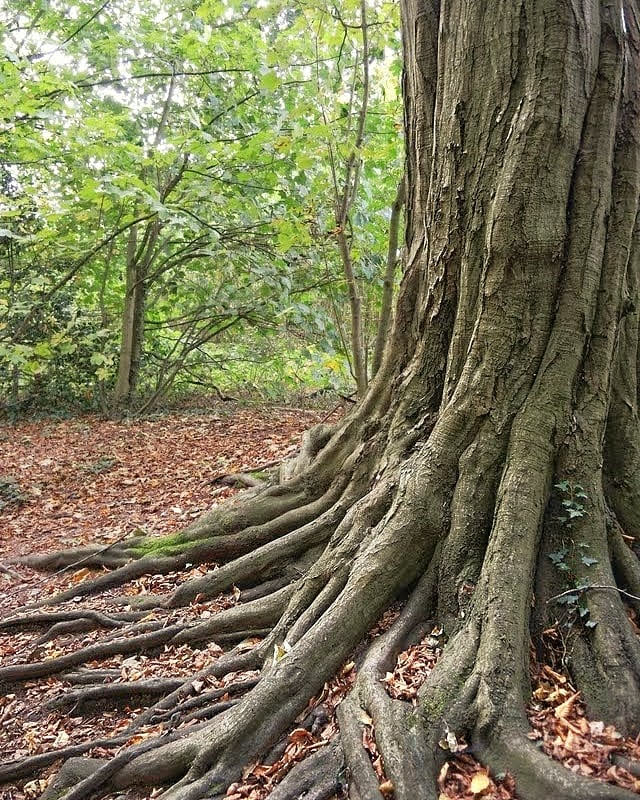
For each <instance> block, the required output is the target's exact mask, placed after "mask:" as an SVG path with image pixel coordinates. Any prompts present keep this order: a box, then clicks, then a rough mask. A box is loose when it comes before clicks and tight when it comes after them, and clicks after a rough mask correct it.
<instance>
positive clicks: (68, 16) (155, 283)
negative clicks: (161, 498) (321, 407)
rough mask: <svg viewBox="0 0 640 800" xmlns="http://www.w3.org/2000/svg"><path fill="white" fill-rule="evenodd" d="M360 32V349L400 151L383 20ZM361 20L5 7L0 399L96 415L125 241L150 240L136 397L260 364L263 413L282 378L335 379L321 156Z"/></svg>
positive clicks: (255, 12) (329, 203)
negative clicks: (365, 49)
mask: <svg viewBox="0 0 640 800" xmlns="http://www.w3.org/2000/svg"><path fill="white" fill-rule="evenodd" d="M369 13H370V22H373V23H374V24H373V25H372V26H371V28H370V39H371V46H370V52H371V58H370V64H369V68H370V73H371V86H372V88H371V96H370V100H369V109H370V113H369V115H368V117H367V123H366V135H365V139H364V144H363V147H362V148H361V151H360V152H359V157H360V159H361V161H362V166H361V170H360V181H359V188H358V195H357V200H356V204H355V208H354V214H353V219H352V225H353V228H354V230H353V232H352V235H353V237H354V256H355V267H356V271H357V278H358V280H359V281H360V283H361V285H362V287H363V292H364V294H365V295H366V300H367V322H368V328H367V336H368V337H369V338H372V337H373V332H374V323H375V319H376V314H377V304H378V303H379V297H380V285H381V270H382V267H383V265H384V260H385V250H386V241H387V222H388V216H389V211H388V209H389V206H390V203H391V201H392V200H393V196H394V193H395V186H396V184H397V180H398V176H399V174H400V170H401V160H402V134H401V108H400V97H399V82H398V75H399V69H400V68H399V41H398V36H397V8H396V6H395V5H394V4H391V3H389V2H387V1H386V0H383V1H382V2H378V3H376V5H375V6H373V7H372V8H371V10H370V12H369ZM357 19H358V12H357V7H356V4H354V3H353V2H351V0H344V2H343V3H342V5H340V6H335V5H333V4H328V5H323V4H322V3H320V4H319V5H318V4H315V3H314V4H307V3H305V2H303V3H299V4H297V5H295V6H290V5H289V4H284V3H282V2H280V0H268V2H266V3H260V4H257V5H247V4H246V3H238V2H237V0H206V2H196V3H187V4H186V5H185V4H184V3H178V2H175V0H168V2H162V3H161V2H160V1H159V0H151V1H150V2H148V3H144V4H138V5H137V6H132V5H131V3H129V2H126V0H112V2H110V3H109V4H108V6H105V7H104V9H102V10H101V11H98V13H96V7H95V4H94V3H91V2H87V1H86V0H74V2H72V3H67V4H62V3H45V2H43V0H34V2H32V3H29V4H27V3H25V2H24V0H7V2H6V3H5V4H4V6H3V9H2V10H1V11H0V21H1V22H2V23H3V31H4V32H3V34H2V35H1V36H0V46H1V47H2V48H3V52H4V54H5V59H4V60H3V62H2V67H0V69H1V70H2V77H1V79H2V85H3V104H2V107H1V108H0V191H1V197H0V284H1V285H2V287H3V292H2V293H0V396H1V395H4V398H5V400H6V401H7V402H9V403H10V404H11V403H12V404H14V405H20V404H21V403H26V402H27V401H29V400H32V401H34V402H37V403H38V404H40V405H44V406H48V407H53V406H56V405H67V404H74V405H78V404H80V405H83V404H84V405H88V406H91V405H99V404H100V403H102V404H104V403H105V402H107V398H108V396H109V393H110V391H111V390H112V388H113V386H114V382H115V376H116V372H117V368H118V350H119V347H120V339H121V326H122V313H123V306H124V291H125V274H126V262H127V258H128V255H127V247H128V244H130V242H131V236H132V234H133V241H134V242H135V244H136V246H137V247H138V248H140V250H139V253H138V255H139V254H140V253H141V252H145V253H146V251H144V247H145V243H148V241H149V236H150V231H151V229H152V228H151V226H157V231H158V235H157V240H156V241H155V243H154V244H153V246H152V247H151V246H150V247H149V250H148V261H149V263H148V265H147V269H146V273H145V280H144V282H145V288H146V291H147V301H146V310H145V332H144V342H143V348H142V362H141V367H140V380H139V394H140V395H145V396H151V395H154V394H156V395H157V396H158V398H161V397H165V396H167V394H168V393H170V392H172V391H176V390H177V391H182V390H183V389H184V387H185V386H187V385H189V380H198V381H202V379H203V378H204V379H205V382H206V381H208V382H210V383H215V382H216V381H218V380H220V379H221V373H224V375H223V377H224V378H226V379H227V380H226V381H222V383H223V384H224V385H225V386H230V385H231V384H232V383H233V381H232V380H231V378H233V376H234V374H235V376H236V377H237V380H238V381H239V382H240V383H241V382H242V381H243V380H248V379H249V378H245V377H243V375H242V370H241V369H240V368H239V367H238V366H237V364H238V362H237V360H236V359H237V358H238V357H239V353H240V352H241V351H243V350H244V351H245V354H247V353H248V351H250V350H251V348H252V346H254V345H255V344H256V343H258V345H259V348H260V351H261V354H262V356H264V355H265V353H266V352H267V351H269V353H270V354H271V358H272V360H271V362H270V364H269V366H268V367H267V368H266V372H268V374H269V375H274V373H278V374H279V382H280V384H281V386H280V387H279V388H276V387H275V386H271V387H269V386H268V387H266V388H265V389H264V391H265V393H266V394H278V393H279V392H280V391H281V390H282V389H284V387H285V386H286V385H290V386H297V385H298V378H296V379H295V380H294V379H293V375H294V373H295V375H297V376H300V377H302V380H303V381H306V380H312V381H313V380H317V382H318V384H319V385H325V384H327V383H336V382H338V383H340V385H341V386H342V385H344V383H345V382H346V381H348V380H349V377H348V362H347V359H348V355H349V354H348V349H347V348H346V347H345V344H344V342H345V336H344V331H343V329H344V327H345V314H346V311H345V309H346V289H345V285H344V280H343V277H342V272H341V269H340V262H339V258H338V253H337V248H336V243H335V236H334V234H333V233H332V228H333V222H332V219H333V215H334V208H333V190H332V186H333V181H334V170H335V168H336V167H335V164H334V165H333V166H332V163H331V159H330V157H329V154H330V153H334V154H335V156H336V158H341V157H344V154H345V153H348V152H349V150H350V147H351V142H352V140H353V126H354V120H355V117H356V114H357V110H358V103H359V100H358V98H359V94H358V92H359V91H360V88H361V87H360V84H359V83H358V81H359V80H360V78H359V70H358V63H359V62H358V59H359V52H360V47H361V40H360V38H359V35H358V34H359V31H358V30H357V29H356V28H355V27H354V24H355V22H356V21H357ZM124 20H126V24H125V23H124V22H123V21H124ZM349 97H353V98H355V99H354V100H353V102H351V105H349V102H348V101H349ZM136 221H137V222H136ZM356 233H357V247H355V237H356ZM267 340H268V344H267ZM227 348H230V353H227V352H225V351H227ZM228 354H230V356H231V359H230V360H231V361H232V362H233V366H232V367H231V368H229V367H228V362H229V359H227V357H226V356H227V355H228ZM305 359H306V361H305ZM252 362H253V359H251V358H249V359H248V363H249V364H250V365H251V364H252ZM303 362H304V363H303ZM323 364H324V366H323ZM345 366H346V369H345ZM245 371H246V372H247V373H249V374H251V372H252V368H251V367H250V366H249V367H247V369H246V370H245ZM194 373H195V374H196V375H197V378H195V379H194V378H193V374H194ZM176 381H177V384H176Z"/></svg>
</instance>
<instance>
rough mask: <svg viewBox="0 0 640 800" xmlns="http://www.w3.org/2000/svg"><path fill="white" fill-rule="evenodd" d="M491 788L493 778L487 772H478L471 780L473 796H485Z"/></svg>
mask: <svg viewBox="0 0 640 800" xmlns="http://www.w3.org/2000/svg"><path fill="white" fill-rule="evenodd" d="M490 787H491V778H490V777H489V776H488V775H487V773H486V772H476V774H475V775H474V776H473V778H471V785H470V787H469V788H470V789H471V791H472V792H473V794H483V793H484V792H486V791H487V789H489V788H490Z"/></svg>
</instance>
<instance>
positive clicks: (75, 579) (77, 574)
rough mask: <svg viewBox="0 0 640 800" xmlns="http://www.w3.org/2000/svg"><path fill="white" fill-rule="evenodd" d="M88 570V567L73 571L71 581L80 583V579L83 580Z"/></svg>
mask: <svg viewBox="0 0 640 800" xmlns="http://www.w3.org/2000/svg"><path fill="white" fill-rule="evenodd" d="M90 572H91V570H90V569H89V568H88V567H84V568H83V569H79V570H78V571H77V572H74V573H73V575H72V576H71V580H72V582H73V583H80V581H83V580H84V579H85V578H86V577H87V575H88V574H89V573H90Z"/></svg>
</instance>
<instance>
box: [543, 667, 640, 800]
mask: <svg viewBox="0 0 640 800" xmlns="http://www.w3.org/2000/svg"><path fill="white" fill-rule="evenodd" d="M533 674H534V681H535V684H536V688H535V690H534V692H533V694H532V697H531V702H530V704H529V710H528V711H529V720H530V722H531V726H532V730H531V733H530V734H529V738H531V739H533V740H537V741H539V742H540V743H541V747H542V749H543V750H544V752H545V753H546V754H547V755H549V756H551V758H554V759H555V760H556V761H560V762H561V763H562V764H564V766H565V767H567V769H570V770H571V771H572V772H578V773H580V774H581V775H586V776H588V777H590V778H595V779H597V780H600V781H606V782H607V783H613V784H615V785H617V786H620V787H622V788H624V789H630V790H631V791H634V792H640V780H638V778H635V777H634V776H633V775H631V774H630V773H629V772H627V771H626V770H625V769H624V768H623V767H621V766H618V765H616V764H615V763H612V761H613V759H614V757H615V756H616V755H621V756H625V757H627V758H629V759H631V760H638V759H640V743H639V740H638V738H636V739H630V738H625V737H623V736H622V735H621V734H620V733H619V732H618V731H616V729H615V728H614V727H613V726H612V725H606V724H605V723H604V722H602V721H601V720H589V719H587V716H586V709H585V705H584V702H583V700H582V698H581V695H580V692H577V691H576V690H575V689H574V687H573V686H572V685H571V682H570V680H569V678H568V677H567V675H565V674H563V673H561V672H558V671H556V670H554V669H552V668H551V667H550V666H549V665H547V664H544V665H539V664H535V663H534V665H533Z"/></svg>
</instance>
